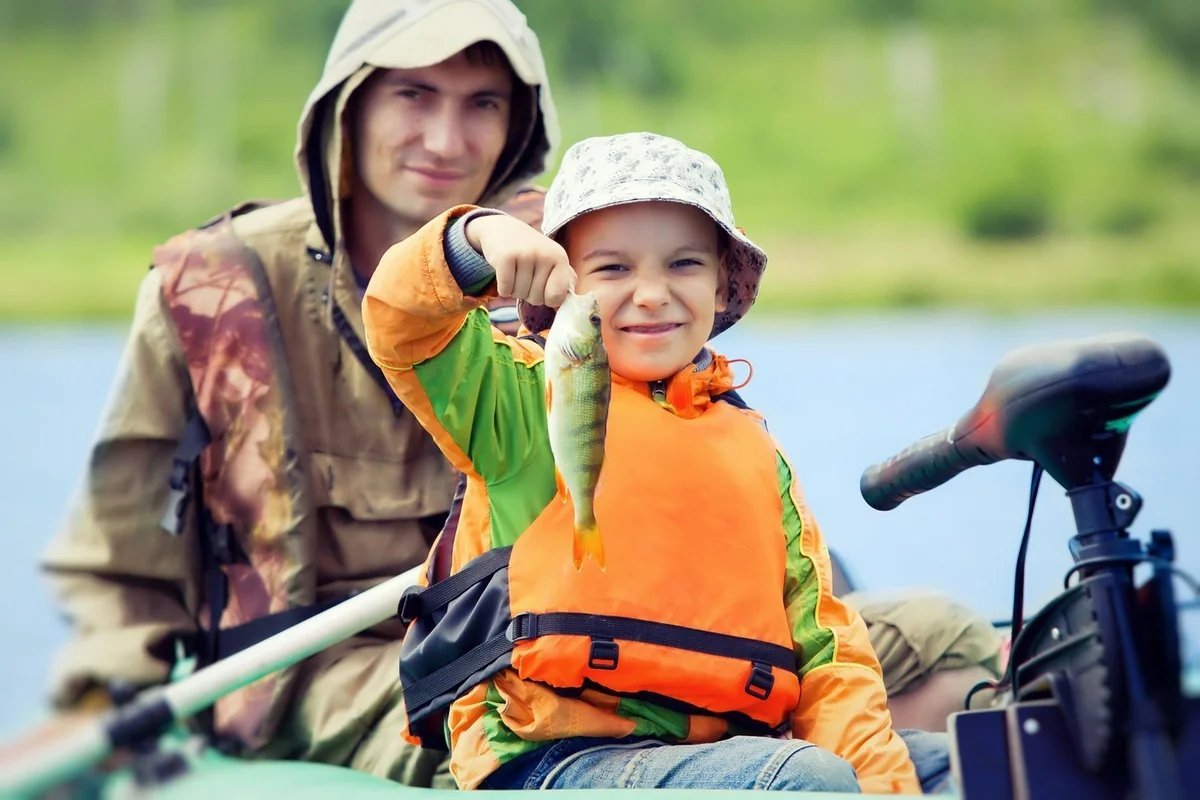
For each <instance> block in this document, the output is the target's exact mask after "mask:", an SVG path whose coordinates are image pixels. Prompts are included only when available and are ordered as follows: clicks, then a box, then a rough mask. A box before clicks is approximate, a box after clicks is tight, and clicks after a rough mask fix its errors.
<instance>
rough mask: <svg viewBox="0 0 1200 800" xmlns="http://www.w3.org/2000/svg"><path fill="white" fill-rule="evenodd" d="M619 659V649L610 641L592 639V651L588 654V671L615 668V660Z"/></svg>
mask: <svg viewBox="0 0 1200 800" xmlns="http://www.w3.org/2000/svg"><path fill="white" fill-rule="evenodd" d="M620 657H621V648H620V647H619V646H618V645H617V643H616V642H614V641H613V640H612V639H592V649H591V651H590V652H589V653H588V664H587V665H588V667H589V668H590V669H607V670H612V669H616V668H617V660H618V659H619V658H620Z"/></svg>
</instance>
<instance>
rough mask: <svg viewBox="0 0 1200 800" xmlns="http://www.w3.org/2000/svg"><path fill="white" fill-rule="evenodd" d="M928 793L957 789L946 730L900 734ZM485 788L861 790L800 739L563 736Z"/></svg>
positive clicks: (840, 764)
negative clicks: (688, 741) (683, 740)
mask: <svg viewBox="0 0 1200 800" xmlns="http://www.w3.org/2000/svg"><path fill="white" fill-rule="evenodd" d="M898 733H899V734H900V736H901V738H903V739H904V742H905V744H907V745H908V749H909V755H910V757H911V758H912V760H913V764H914V765H915V766H916V769H917V777H918V778H919V779H920V781H921V787H922V789H924V791H926V792H940V791H947V792H948V791H952V789H953V787H952V786H951V785H950V756H949V750H948V745H949V740H948V739H947V736H946V734H944V733H927V732H925V731H899V732H898ZM481 788H485V789H614V788H625V789H776V790H789V789H790V790H798V791H810V792H852V793H857V792H858V791H859V787H858V780H857V779H856V778H855V776H854V770H853V769H852V768H851V767H850V765H849V764H847V763H846V762H845V761H843V760H842V759H841V758H838V757H837V756H835V755H833V754H832V753H830V752H829V751H828V750H823V749H821V748H820V747H817V746H816V745H814V744H811V743H809V742H805V741H803V740H800V739H771V738H768V737H765V736H736V737H734V738H732V739H724V740H722V741H719V742H713V743H710V744H665V743H663V742H661V741H658V740H655V739H637V738H630V739H586V738H575V739H563V740H562V741H559V742H555V743H554V744H552V745H549V746H548V747H545V748H543V749H541V750H536V751H534V752H532V753H529V754H527V755H525V756H521V757H520V758H517V759H516V760H514V761H511V762H509V763H508V764H505V765H504V766H502V767H501V768H500V769H499V770H497V771H496V772H494V773H492V775H491V776H489V777H488V779H487V780H486V781H485V782H484V784H483V786H482V787H481Z"/></svg>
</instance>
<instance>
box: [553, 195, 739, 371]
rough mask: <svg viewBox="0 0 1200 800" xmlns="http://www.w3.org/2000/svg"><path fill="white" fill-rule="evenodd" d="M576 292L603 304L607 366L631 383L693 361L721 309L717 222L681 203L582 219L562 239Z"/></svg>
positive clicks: (638, 205) (721, 267) (623, 207)
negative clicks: (588, 293)
mask: <svg viewBox="0 0 1200 800" xmlns="http://www.w3.org/2000/svg"><path fill="white" fill-rule="evenodd" d="M562 241H563V245H564V247H565V248H566V251H567V256H568V258H570V260H571V265H572V266H573V267H574V268H575V272H576V276H577V277H576V281H575V291H576V292H578V293H583V292H592V293H594V294H595V296H596V300H597V301H598V303H599V305H600V317H601V320H602V323H601V331H602V335H603V337H604V347H605V349H606V350H607V351H608V360H609V365H610V366H611V367H612V370H613V371H614V372H616V373H617V374H619V375H621V376H623V377H625V378H628V379H630V380H636V381H656V380H662V379H664V378H668V377H670V376H672V375H674V374H675V373H676V372H678V371H679V370H681V369H682V368H683V367H684V366H686V365H687V364H689V363H691V361H692V359H693V358H695V357H696V354H697V353H699V352H700V349H701V348H702V347H704V343H705V342H706V341H707V340H708V335H709V333H711V332H712V326H713V319H714V318H715V316H716V314H717V312H718V311H723V310H724V309H725V305H726V292H727V283H726V273H725V266H724V264H723V263H722V259H721V254H720V238H719V236H718V232H717V226H716V223H714V222H713V221H712V219H711V218H710V217H709V216H708V215H707V214H705V213H704V212H703V211H700V210H699V209H696V208H693V207H692V206H688V205H684V204H682V203H662V202H653V203H645V202H644V203H630V204H628V205H620V206H613V207H611V208H604V209H600V210H598V211H592V212H589V213H587V214H584V215H583V216H582V217H579V218H578V219H575V220H573V221H572V222H571V223H570V224H569V225H568V227H567V230H566V231H565V234H564V236H563V237H562Z"/></svg>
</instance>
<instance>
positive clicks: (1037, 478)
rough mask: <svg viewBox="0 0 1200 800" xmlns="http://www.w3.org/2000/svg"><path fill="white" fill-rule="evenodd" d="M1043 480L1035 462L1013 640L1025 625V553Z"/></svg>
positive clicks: (1016, 582)
mask: <svg viewBox="0 0 1200 800" xmlns="http://www.w3.org/2000/svg"><path fill="white" fill-rule="evenodd" d="M1041 482H1042V465H1041V464H1039V463H1037V462H1036V461H1035V462H1033V476H1032V478H1031V479H1030V481H1029V513H1028V514H1026V516H1025V533H1023V534H1022V535H1021V549H1020V550H1018V551H1017V570H1016V576H1015V577H1014V579H1013V613H1012V640H1013V641H1016V639H1017V637H1018V636H1020V635H1021V628H1022V627H1023V626H1024V625H1025V553H1026V552H1027V551H1028V550H1029V532H1030V530H1032V529H1033V508H1034V506H1035V505H1036V504H1037V493H1038V486H1039V485H1040V484H1041Z"/></svg>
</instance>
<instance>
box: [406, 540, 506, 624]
mask: <svg viewBox="0 0 1200 800" xmlns="http://www.w3.org/2000/svg"><path fill="white" fill-rule="evenodd" d="M511 554H512V547H498V548H496V549H495V550H489V551H487V552H486V553H484V554H483V555H481V556H479V557H478V558H476V559H475V560H473V561H472V562H471V563H470V564H468V565H467V566H466V567H465V568H464V569H463V570H462V571H461V572H456V573H454V574H453V575H451V576H450V577H449V578H446V579H445V580H444V581H438V582H437V583H435V584H433V585H432V586H424V587H422V586H413V587H409V588H408V589H406V590H405V591H404V594H403V595H401V596H400V604H399V606H398V607H397V609H396V614H397V615H398V616H399V617H400V619H401V620H402V621H403V622H405V623H409V622H412V621H413V620H414V619H416V618H417V617H423V616H425V615H426V614H432V613H433V612H434V611H437V610H438V609H441V608H445V607H446V606H447V605H449V604H450V603H451V602H452V601H453V600H454V599H455V598H457V597H459V596H460V595H461V594H462V593H463V592H465V591H467V590H468V589H470V588H471V587H472V586H474V585H475V584H477V583H480V582H482V581H486V580H487V579H488V578H490V577H491V576H492V575H495V574H496V573H497V572H499V571H500V570H502V569H504V568H505V567H507V566H508V559H509V556H510V555H511Z"/></svg>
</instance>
